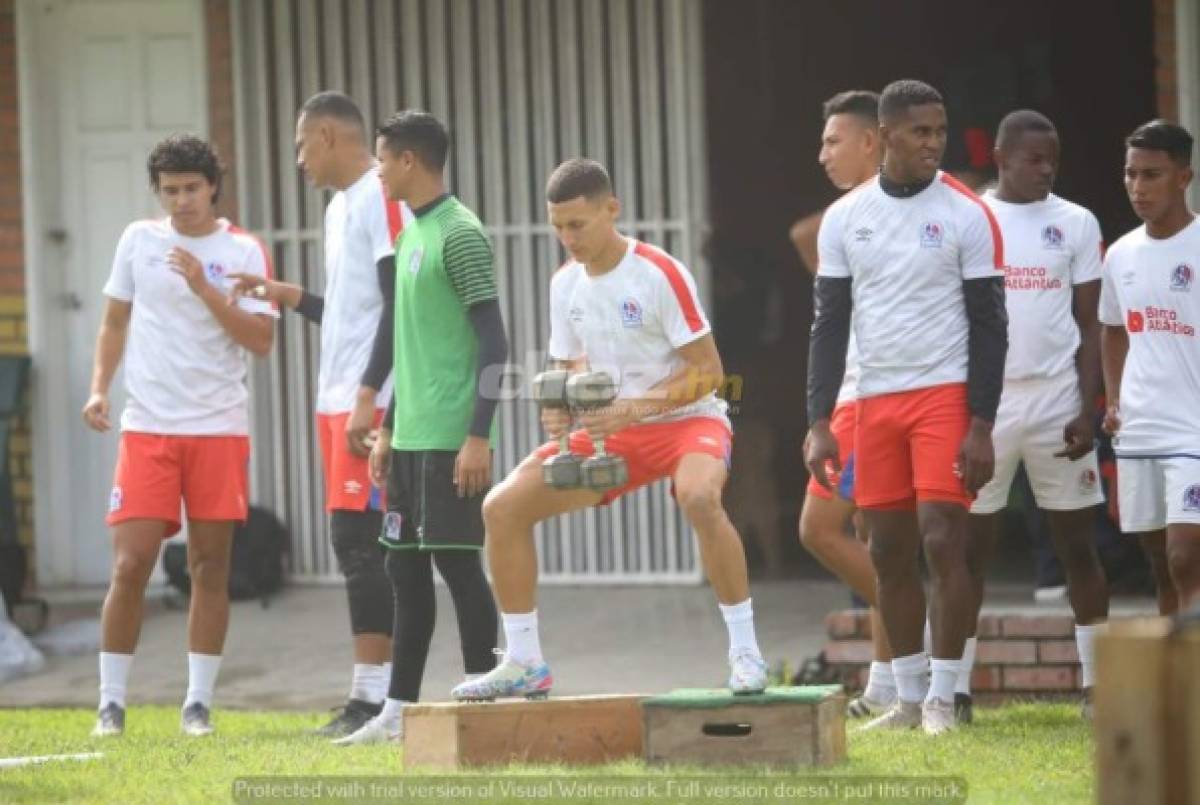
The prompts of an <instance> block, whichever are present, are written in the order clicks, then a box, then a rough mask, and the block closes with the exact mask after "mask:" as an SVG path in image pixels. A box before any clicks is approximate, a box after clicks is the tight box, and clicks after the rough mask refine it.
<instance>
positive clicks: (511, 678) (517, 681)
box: [450, 654, 554, 702]
mask: <svg viewBox="0 0 1200 805" xmlns="http://www.w3.org/2000/svg"><path fill="white" fill-rule="evenodd" d="M553 684H554V677H552V676H551V675H550V666H549V665H547V664H546V663H544V662H540V663H537V664H535V665H525V664H524V663H522V662H519V661H517V660H514V659H511V658H510V657H509V656H508V655H507V654H505V655H504V658H503V659H502V660H501V661H500V664H499V665H497V666H496V667H495V668H493V669H492V670H491V671H488V672H487V673H486V674H484V675H483V676H481V677H479V678H478V679H471V680H468V681H466V682H463V683H461V684H459V685H457V686H456V687H455V688H454V690H452V691H450V698H452V699H454V700H455V701H457V702H490V701H494V700H495V699H504V698H510V697H516V696H524V697H525V698H526V699H544V698H546V697H547V696H548V695H549V694H550V688H551V687H552V686H553Z"/></svg>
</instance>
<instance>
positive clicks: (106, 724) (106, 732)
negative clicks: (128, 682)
mask: <svg viewBox="0 0 1200 805" xmlns="http://www.w3.org/2000/svg"><path fill="white" fill-rule="evenodd" d="M124 733H125V708H124V707H122V706H121V705H119V704H117V703H116V702H109V703H108V704H106V705H104V706H103V707H101V708H100V712H98V713H97V714H96V726H95V727H92V737H93V738H110V737H113V736H115V735H123V734H124Z"/></svg>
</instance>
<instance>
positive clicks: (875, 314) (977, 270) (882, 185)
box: [807, 80, 1007, 735]
mask: <svg viewBox="0 0 1200 805" xmlns="http://www.w3.org/2000/svg"><path fill="white" fill-rule="evenodd" d="M879 119H880V132H881V135H882V137H883V141H884V146H885V156H884V162H883V170H882V171H881V172H880V174H879V176H878V177H877V178H876V179H873V180H871V181H870V182H869V183H868V184H866V185H865V186H863V187H862V188H860V189H859V190H856V191H855V192H853V193H849V194H847V195H845V196H843V197H842V198H841V199H839V200H838V201H837V202H836V203H834V205H833V206H832V207H830V208H829V210H828V212H826V214H825V219H824V220H823V221H822V222H821V231H820V235H819V237H818V241H819V249H820V267H819V269H818V271H817V280H816V284H815V296H816V319H815V321H814V322H813V330H812V338H811V340H810V344H809V386H808V400H809V412H808V413H809V416H808V419H809V422H810V423H811V424H810V428H811V429H810V431H809V438H808V456H807V459H808V461H807V463H808V468H809V471H810V472H811V473H812V474H813V475H815V476H816V478H817V481H818V483H821V484H822V485H825V486H827V487H828V486H830V482H829V479H828V478H827V477H826V474H825V469H826V464H827V463H830V462H832V463H833V467H834V470H835V471H836V470H840V469H841V466H840V460H839V455H838V445H837V440H836V439H835V438H834V436H833V433H832V431H831V428H830V417H831V415H832V413H833V409H834V407H835V406H836V402H837V393H838V389H839V388H840V387H841V384H842V380H843V376H844V366H845V360H846V346H847V341H848V340H849V335H850V327H851V311H852V310H853V314H854V321H853V327H854V332H855V335H856V336H857V343H858V349H859V364H860V369H859V377H858V414H857V424H856V428H855V459H854V470H855V477H854V482H855V498H856V502H857V503H858V506H859V508H860V509H861V510H862V511H863V513H864V520H865V522H866V524H867V528H868V530H869V533H870V551H871V558H872V561H873V563H874V565H875V571H876V573H877V574H878V579H879V581H878V590H879V608H880V612H881V614H882V615H883V620H884V624H885V625H886V627H887V636H888V642H889V644H890V645H891V648H892V652H893V654H894V655H895V659H893V660H892V671H893V674H894V676H895V678H896V689H897V698H896V703H895V704H894V705H893V706H892V708H891V709H889V710H888V711H887V712H886V713H884V714H883V715H882V716H880V717H879V718H877V719H875V720H874V721H872V722H870V723H869V724H868V725H867V728H877V727H893V728H912V727H916V726H918V725H920V726H923V727H924V729H925V731H926V732H927V733H929V734H931V735H937V734H941V733H943V732H945V731H946V730H948V729H950V728H952V727H953V726H954V704H953V700H954V684H955V682H956V681H957V678H958V668H959V664H960V660H961V658H962V653H963V644H964V642H965V640H966V637H967V633H968V631H969V629H970V620H971V615H972V614H973V612H972V607H971V602H972V594H971V584H970V576H969V573H968V571H967V561H966V533H965V528H966V520H967V507H968V506H969V505H970V501H971V497H972V496H973V495H974V493H975V492H976V491H978V489H979V488H980V487H982V486H983V484H985V483H986V482H987V481H988V480H989V479H990V478H991V475H992V461H993V457H992V443H991V436H990V432H991V427H992V422H993V421H994V420H995V415H996V407H997V405H998V403H999V399H1000V389H1001V383H1002V380H1003V371H1004V355H1005V351H1006V349H1007V341H1006V317H1005V312H1004V284H1003V282H1004V280H1003V272H1002V269H1003V265H1004V256H1003V247H1002V243H1001V239H1000V231H999V227H998V226H997V225H996V223H995V220H994V219H993V217H992V215H991V213H990V211H989V210H988V208H987V207H986V206H985V205H984V204H983V202H981V201H980V200H979V198H978V197H977V196H975V194H974V193H972V192H971V191H970V190H968V189H967V188H966V187H965V186H963V185H962V183H960V182H959V181H958V180H956V179H954V178H953V177H951V176H949V175H947V174H945V173H943V172H941V171H940V170H939V164H940V163H941V159H942V156H943V154H944V153H945V148H946V131H947V124H946V110H945V106H944V105H943V103H942V97H941V95H940V94H939V93H938V92H937V90H935V89H934V88H933V87H931V86H929V85H928V84H924V83H922V82H920V81H911V80H905V81H896V82H893V83H892V84H889V85H888V86H887V87H886V88H885V89H884V91H883V94H882V95H881V96H880V99H879ZM922 548H924V553H925V556H926V558H927V559H928V564H929V570H930V576H931V578H932V592H933V597H932V602H931V604H932V606H931V607H930V610H929V616H930V622H931V629H932V644H933V660H932V662H930V660H929V658H928V657H927V656H926V655H925V654H924V652H923V651H922V648H921V643H922V625H923V623H924V621H925V591H924V588H923V585H922V581H921V576H920V572H919V569H918V562H917V558H918V554H919V553H920V552H921V550H922ZM927 674H930V675H931V677H932V679H931V681H930V682H929V684H928V689H927V690H926V684H927V683H926V675H927ZM922 699H923V700H924V702H923V703H922Z"/></svg>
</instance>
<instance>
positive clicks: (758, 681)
mask: <svg viewBox="0 0 1200 805" xmlns="http://www.w3.org/2000/svg"><path fill="white" fill-rule="evenodd" d="M729 689H730V690H731V691H733V692H734V693H735V694H738V695H742V694H751V693H762V692H763V691H764V690H766V689H767V661H766V660H764V659H763V658H762V655H761V654H759V653H758V652H757V651H752V650H750V649H745V648H744V649H741V650H740V651H738V652H737V653H736V654H730V655H729Z"/></svg>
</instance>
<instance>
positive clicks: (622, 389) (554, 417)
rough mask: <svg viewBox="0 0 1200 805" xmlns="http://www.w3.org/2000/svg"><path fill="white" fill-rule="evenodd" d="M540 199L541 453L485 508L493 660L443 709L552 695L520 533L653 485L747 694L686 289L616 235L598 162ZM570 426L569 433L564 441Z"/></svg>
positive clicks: (679, 272) (706, 360)
mask: <svg viewBox="0 0 1200 805" xmlns="http://www.w3.org/2000/svg"><path fill="white" fill-rule="evenodd" d="M546 200H547V207H548V209H549V215H550V223H551V224H552V225H553V226H554V229H555V231H556V232H557V234H558V237H559V240H560V241H561V242H562V245H563V247H564V248H565V249H566V250H567V252H568V254H569V256H570V258H571V259H570V261H569V262H568V263H567V264H566V265H565V266H564V267H563V268H561V269H560V270H559V271H558V272H557V273H556V274H555V275H554V279H553V281H552V282H551V289H550V322H551V323H550V350H549V352H550V358H551V361H552V368H551V371H548V372H544V373H543V374H541V375H539V376H538V378H537V380H536V381H535V383H534V397H535V399H536V400H537V401H538V403H539V404H540V406H541V420H542V426H543V427H544V428H545V429H546V432H547V434H548V435H549V436H550V438H551V439H552V440H554V441H552V442H550V443H549V444H546V445H544V446H543V447H541V448H539V449H538V450H536V451H535V452H534V453H533V454H532V455H530V456H529V457H528V458H526V459H525V461H523V462H522V463H521V465H520V466H519V467H517V468H516V469H515V470H514V471H513V472H512V473H510V474H509V476H508V477H507V478H506V479H505V480H504V481H503V482H502V483H501V484H499V485H498V486H496V487H495V488H494V489H493V490H492V491H491V492H490V493H489V494H488V496H487V498H486V499H485V500H484V503H483V519H484V525H485V527H486V531H487V541H486V547H487V554H488V564H489V566H490V568H491V572H492V579H493V585H494V589H495V593H496V598H497V600H498V602H499V604H500V610H501V613H502V620H503V625H504V635H505V641H506V647H505V652H504V659H503V661H502V662H501V663H500V665H499V666H497V667H496V669H495V670H493V671H491V672H489V673H488V674H486V675H484V676H483V677H481V678H479V679H475V680H470V681H468V682H464V683H463V684H461V685H459V686H458V687H456V688H455V689H454V690H453V691H452V694H451V695H452V696H453V697H454V698H456V699H459V700H469V699H494V698H496V697H501V696H527V697H538V696H544V695H546V694H547V693H548V692H549V691H550V688H551V686H552V679H551V675H550V668H549V666H548V665H547V664H546V662H545V661H544V660H543V658H542V651H541V646H540V643H539V639H538V629H537V610H536V601H535V598H536V586H537V554H536V550H535V547H534V542H533V527H534V525H536V524H537V523H539V522H541V521H542V520H545V519H547V518H550V517H554V516H556V515H559V514H563V513H566V512H570V511H574V510H576V509H582V508H586V507H588V506H595V505H598V504H607V503H611V502H612V501H613V500H615V499H617V498H618V497H620V496H621V495H623V494H625V493H626V492H629V491H632V490H634V489H637V488H638V487H641V486H644V485H645V484H648V483H650V482H652V481H656V480H659V479H661V478H670V479H671V481H672V484H673V488H674V493H675V498H676V500H677V501H678V502H679V505H680V506H681V507H682V508H683V511H684V514H685V516H686V517H687V519H688V522H689V523H691V525H692V528H693V529H694V530H695V532H696V536H697V538H698V541H699V545H700V557H701V560H702V561H703V563H704V567H705V570H706V571H707V573H708V578H709V581H710V582H711V583H712V586H713V589H714V591H715V592H716V594H717V599H718V601H719V603H720V608H721V612H722V615H723V616H724V619H725V623H726V625H727V626H728V630H729V642H730V649H729V665H730V670H731V673H730V676H729V687H730V689H731V690H733V692H735V693H756V692H759V691H761V690H763V689H764V688H765V687H766V684H767V668H766V663H764V662H763V659H762V654H761V653H760V652H759V649H758V644H757V641H756V639H755V635H754V616H753V611H752V609H751V603H750V597H749V582H748V580H747V576H746V557H745V554H744V553H743V551H742V543H741V540H740V539H739V538H738V534H737V531H735V530H734V528H733V525H732V524H731V523H730V522H729V518H728V517H727V516H726V514H725V510H724V508H723V507H722V505H721V489H722V487H723V486H724V484H725V479H726V477H727V476H728V472H729V452H730V445H731V441H732V435H731V433H730V428H729V420H728V418H727V417H726V415H725V404H724V402H723V401H721V400H720V399H719V398H718V397H717V396H716V394H715V391H716V389H717V388H719V387H720V384H721V382H722V379H723V374H722V368H721V358H720V355H719V354H718V353H717V347H716V342H715V341H714V340H713V336H712V332H711V329H710V327H709V325H708V321H707V319H706V318H705V316H704V312H703V310H702V309H701V307H700V302H699V300H698V298H697V296H696V287H695V282H694V281H693V280H692V277H691V274H689V273H688V270H687V269H686V268H685V267H684V266H683V265H682V264H681V263H680V262H679V261H678V260H675V259H674V258H673V257H671V256H670V255H668V254H666V253H665V252H663V251H660V250H659V249H656V248H654V247H653V246H650V245H649V244H646V243H641V242H639V241H636V240H633V239H631V238H625V237H624V236H623V235H621V233H620V232H618V231H617V228H616V221H617V218H618V216H619V215H620V210H621V207H620V204H619V202H618V201H617V199H616V198H615V197H614V196H613V191H612V184H611V182H610V181H609V177H608V173H607V171H605V169H604V167H603V166H602V165H600V164H599V163H597V162H593V161H591V160H584V159H572V160H568V161H567V162H564V163H563V164H562V165H559V166H558V168H556V169H555V171H554V173H552V174H551V175H550V179H549V181H548V182H547V186H546ZM572 415H575V416H576V418H577V419H578V423H579V425H580V426H581V429H580V430H577V431H575V432H573V433H570V434H569V435H568V431H569V428H570V426H571V420H572ZM606 450H607V451H611V452H606ZM569 453H573V454H575V456H576V458H570V457H568V454H569ZM547 467H549V469H547ZM576 478H578V481H579V483H578V484H575V483H574V481H575V479H576Z"/></svg>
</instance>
